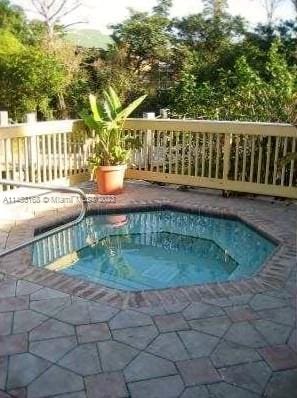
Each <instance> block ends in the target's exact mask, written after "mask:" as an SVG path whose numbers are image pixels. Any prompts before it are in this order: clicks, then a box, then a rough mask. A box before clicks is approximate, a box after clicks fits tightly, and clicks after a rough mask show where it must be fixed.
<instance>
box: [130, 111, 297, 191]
mask: <svg viewBox="0 0 297 398" xmlns="http://www.w3.org/2000/svg"><path fill="white" fill-rule="evenodd" d="M126 128H127V130H128V131H129V132H130V133H131V132H132V134H134V135H135V136H137V137H139V140H140V141H141V142H142V148H141V149H140V150H137V151H134V154H133V159H132V160H133V161H134V166H132V167H131V168H130V169H129V170H128V172H127V177H128V178H137V179H144V180H149V181H159V182H168V183H175V184H184V185H191V186H199V187H207V188H215V189H223V190H227V191H229V190H230V191H240V192H250V193H256V194H264V195H274V196H282V197H291V198H297V161H294V160H292V161H291V162H289V163H288V164H282V162H281V159H283V158H284V157H285V156H286V155H287V154H288V153H291V152H296V149H297V145H296V139H297V129H296V128H295V127H294V126H291V125H289V124H269V123H245V122H219V121H197V120H142V119H131V120H129V121H128V122H127V123H126Z"/></svg>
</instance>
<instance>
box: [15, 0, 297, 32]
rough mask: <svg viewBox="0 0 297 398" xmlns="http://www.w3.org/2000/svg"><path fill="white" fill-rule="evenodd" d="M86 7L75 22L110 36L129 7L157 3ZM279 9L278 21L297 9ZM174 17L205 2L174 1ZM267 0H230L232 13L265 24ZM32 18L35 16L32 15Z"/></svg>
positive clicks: (94, 1) (119, 0)
mask: <svg viewBox="0 0 297 398" xmlns="http://www.w3.org/2000/svg"><path fill="white" fill-rule="evenodd" d="M12 1H13V3H14V4H17V5H21V6H22V7H23V8H25V9H26V10H29V9H30V3H31V1H30V0H12ZM81 1H82V3H83V6H82V7H81V8H80V9H79V11H77V12H76V13H75V14H73V15H72V18H71V20H72V21H81V20H84V21H86V23H85V24H81V25H77V27H80V28H92V29H99V30H100V31H101V32H102V33H109V32H110V31H109V29H108V26H109V25H111V24H115V23H118V22H121V21H122V20H123V19H125V18H126V17H127V16H128V15H129V12H128V8H129V7H130V8H133V9H136V10H139V11H149V10H151V9H152V7H153V6H154V5H155V4H156V0H81ZM282 1H283V2H282V4H281V6H280V7H279V9H278V10H277V13H276V18H277V19H281V18H283V19H285V18H290V16H292V15H294V14H293V7H292V5H291V2H290V0H282ZM173 2H174V5H173V8H172V16H179V17H181V16H184V15H188V14H194V13H197V12H200V11H201V10H202V1H201V0H173ZM262 2H264V0H229V11H230V12H231V13H232V14H234V15H241V16H243V17H245V18H246V19H248V20H249V21H250V22H251V23H252V24H256V23H258V22H265V19H266V17H265V10H264V8H263V6H262ZM28 15H29V16H32V14H31V13H29V12H28Z"/></svg>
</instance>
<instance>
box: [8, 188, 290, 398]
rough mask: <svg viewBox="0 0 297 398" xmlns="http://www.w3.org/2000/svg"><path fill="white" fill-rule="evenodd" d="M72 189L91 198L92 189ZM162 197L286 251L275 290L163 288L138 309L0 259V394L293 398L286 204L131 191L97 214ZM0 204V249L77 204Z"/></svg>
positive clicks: (131, 302)
mask: <svg viewBox="0 0 297 398" xmlns="http://www.w3.org/2000/svg"><path fill="white" fill-rule="evenodd" d="M83 187H84V189H85V190H86V191H87V192H88V193H90V194H91V193H92V190H93V186H92V185H90V184H86V185H84V186H83ZM11 195H13V194H11ZM51 195H54V194H51ZM62 196H63V195H61V197H62ZM91 197H92V198H94V196H91ZM2 198H3V197H2ZM168 200H170V201H172V202H176V203H183V204H185V203H186V204H187V205H188V206H192V207H199V208H203V209H204V210H207V209H209V210H211V209H214V210H216V211H221V212H229V211H232V212H234V213H236V214H238V215H240V216H242V217H246V218H248V219H249V220H250V221H251V222H254V223H255V224H257V225H258V226H263V229H264V230H266V231H268V232H270V233H272V234H273V235H274V236H276V237H277V238H278V239H279V240H280V241H281V242H282V244H283V245H284V246H286V248H287V250H288V253H289V254H288V253H283V254H282V255H280V256H279V257H278V259H277V262H276V263H275V264H274V269H275V272H276V278H275V280H276V281H278V280H279V278H278V274H277V272H280V271H279V270H281V271H282V272H283V275H282V278H280V279H281V281H280V282H279V284H278V283H276V282H275V281H274V280H273V279H272V278H271V285H269V283H267V282H266V283H262V285H261V283H260V282H261V281H260V279H259V281H258V285H257V287H255V289H253V287H251V286H250V285H248V284H246V285H244V284H241V285H238V286H239V287H240V288H237V289H236V286H231V287H230V288H227V287H226V289H225V291H224V292H223V287H222V288H221V291H219V290H218V289H217V290H215V289H214V290H211V289H207V288H205V289H203V288H202V289H200V290H199V289H197V290H191V291H188V295H187V294H186V293H187V291H186V290H184V291H183V292H184V295H183V296H182V295H181V291H178V292H175V291H174V290H173V292H172V294H171V292H168V294H166V295H161V294H160V295H158V292H156V293H155V296H154V297H150V296H141V299H142V300H140V301H139V297H138V296H133V295H132V296H131V297H128V298H127V297H124V298H123V297H122V296H119V295H117V294H116V293H115V294H114V295H113V296H112V295H108V294H107V295H104V294H103V293H104V292H105V291H104V290H102V291H100V292H101V293H100V294H99V293H98V294H97V291H96V290H94V289H90V288H89V287H88V286H86V285H85V284H81V287H80V285H79V282H78V285H77V287H75V288H72V287H70V283H69V285H67V283H64V284H63V283H61V281H58V280H56V279H54V277H53V278H51V277H48V276H45V275H43V274H37V273H34V272H33V271H34V270H32V272H31V268H32V267H28V264H27V265H26V267H25V266H24V264H23V259H22V258H21V257H16V259H18V260H15V263H13V262H12V260H11V259H10V260H7V261H6V260H5V258H4V259H3V260H1V262H0V279H2V281H1V282H0V390H1V391H0V398H4V397H20V398H21V397H28V398H39V397H40V398H41V397H61V398H62V397H63V398H64V397H65V398H66V397H67V398H85V397H88V398H101V397H102V398H103V397H105V398H124V397H131V398H146V397H147V398H179V397H182V398H256V397H267V398H294V397H296V391H297V335H296V301H297V281H296V227H297V205H296V203H293V202H289V201H279V200H273V199H271V198H252V197H250V198H248V197H232V198H228V199H227V198H223V197H222V196H221V195H220V193H218V192H210V191H206V190H190V191H189V192H182V191H178V190H176V189H175V188H174V187H159V186H156V185H150V184H145V183H142V184H141V183H130V184H127V189H126V192H125V193H124V194H123V195H121V196H119V197H118V198H116V202H115V203H110V204H104V205H103V204H101V206H106V207H121V206H123V205H130V206H131V205H133V206H136V205H145V204H146V203H148V201H149V202H150V203H164V202H165V201H168ZM1 201H2V203H1V204H0V212H1V216H0V219H1V221H0V223H1V224H0V239H1V242H0V244H1V249H3V248H4V247H5V246H6V247H7V246H11V245H13V244H15V243H17V242H18V240H19V239H20V237H22V239H26V238H27V237H28V236H29V235H30V233H31V234H32V228H33V227H34V228H35V227H36V226H38V225H43V224H44V223H48V222H49V220H59V219H61V215H63V216H65V215H67V216H69V215H71V214H73V213H74V212H75V210H76V209H77V204H76V203H74V204H73V203H68V204H67V206H66V205H65V204H57V203H49V202H47V203H44V202H43V203H37V204H32V203H31V204H20V203H14V204H7V203H4V201H3V200H2V199H1ZM27 260H28V258H26V261H27ZM20 264H23V266H22V267H20ZM282 267H284V268H282ZM284 270H285V271H284ZM62 282H63V281H62ZM66 282H67V281H66ZM260 285H261V286H260ZM86 297H91V298H92V297H93V298H92V299H86ZM156 297H158V298H159V299H158V300H156Z"/></svg>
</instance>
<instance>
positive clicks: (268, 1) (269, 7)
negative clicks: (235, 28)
mask: <svg viewBox="0 0 297 398" xmlns="http://www.w3.org/2000/svg"><path fill="white" fill-rule="evenodd" d="M261 2H262V6H263V7H264V9H265V11H266V17H267V23H268V25H271V24H272V22H273V19H274V17H275V13H276V11H277V9H278V8H279V6H280V5H281V3H283V0H261Z"/></svg>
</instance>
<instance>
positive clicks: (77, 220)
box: [0, 179, 88, 258]
mask: <svg viewBox="0 0 297 398" xmlns="http://www.w3.org/2000/svg"><path fill="white" fill-rule="evenodd" d="M0 185H9V186H14V187H19V188H32V189H34V188H35V189H43V190H46V191H56V192H61V193H74V194H77V195H79V196H80V198H81V199H82V200H81V210H80V213H79V215H78V216H77V217H76V218H75V219H74V220H72V221H69V222H68V223H66V224H63V225H60V226H58V227H55V228H52V229H50V230H48V231H45V232H43V233H41V234H39V235H36V236H34V237H33V238H31V239H29V240H28V241H26V242H23V243H20V244H18V245H15V246H13V247H11V248H8V249H5V250H3V251H1V252H0V258H1V257H4V256H6V255H8V254H11V253H13V252H15V251H17V250H20V249H23V248H25V247H27V246H29V245H32V244H33V243H35V242H38V241H40V240H42V239H45V238H47V237H49V236H51V235H54V234H56V233H58V232H61V231H63V230H65V229H67V228H70V227H73V226H74V225H77V224H79V223H80V222H81V221H82V220H83V219H84V217H85V215H86V212H87V209H88V199H87V196H86V194H85V193H84V192H83V190H81V189H79V188H70V187H63V186H56V185H47V184H35V183H25V182H19V181H13V180H2V179H0Z"/></svg>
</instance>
